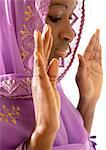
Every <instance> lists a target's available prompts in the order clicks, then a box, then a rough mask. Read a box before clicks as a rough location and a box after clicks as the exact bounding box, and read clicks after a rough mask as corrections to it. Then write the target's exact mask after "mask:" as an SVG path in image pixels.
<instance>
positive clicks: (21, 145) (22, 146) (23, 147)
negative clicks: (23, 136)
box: [16, 142, 27, 150]
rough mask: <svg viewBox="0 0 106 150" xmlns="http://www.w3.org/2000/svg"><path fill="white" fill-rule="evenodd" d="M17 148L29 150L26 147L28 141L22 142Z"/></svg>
mask: <svg viewBox="0 0 106 150" xmlns="http://www.w3.org/2000/svg"><path fill="white" fill-rule="evenodd" d="M16 150H27V149H26V143H25V142H22V143H21V144H20V145H19V146H18V147H17V148H16Z"/></svg>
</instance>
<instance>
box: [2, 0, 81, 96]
mask: <svg viewBox="0 0 106 150" xmlns="http://www.w3.org/2000/svg"><path fill="white" fill-rule="evenodd" d="M50 1H51V0H20V1H18V0H5V1H0V97H2V98H3V97H7V98H8V97H12V98H20V96H21V98H26V97H31V78H32V75H33V51H34V38H33V33H34V30H39V31H42V29H43V27H44V24H45V21H46V16H47V14H48V10H49V5H50ZM71 24H72V26H73V29H74V31H75V33H76V36H75V38H74V40H73V41H72V42H71V43H70V48H69V53H68V55H67V57H66V58H65V59H62V60H61V62H60V70H59V76H58V81H60V80H61V79H62V78H63V76H64V75H65V73H66V72H67V70H68V69H69V67H70V66H71V64H72V62H73V59H74V57H75V53H76V50H77V48H78V45H79V41H80V38H81V32H82V27H83V24H84V0H78V2H77V5H76V8H75V10H74V12H73V21H72V22H71ZM20 91H21V92H20ZM20 93H21V94H20Z"/></svg>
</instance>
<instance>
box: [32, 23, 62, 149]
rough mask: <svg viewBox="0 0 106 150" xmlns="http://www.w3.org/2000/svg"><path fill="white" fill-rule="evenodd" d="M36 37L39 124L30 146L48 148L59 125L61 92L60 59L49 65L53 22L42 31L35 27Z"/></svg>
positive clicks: (34, 80)
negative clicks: (51, 25)
mask: <svg viewBox="0 0 106 150" xmlns="http://www.w3.org/2000/svg"><path fill="white" fill-rule="evenodd" d="M34 39H35V51H34V71H33V78H32V95H33V103H34V110H35V119H36V126H35V130H34V132H33V134H32V136H31V139H30V144H29V145H30V146H29V147H30V149H31V150H33V149H34V150H35V149H36V148H39V149H40V148H41V149H42V147H43V148H45V149H48V147H49V146H50V145H51V143H52V142H53V141H52V140H53V139H54V135H55V134H56V132H57V130H58V129H59V126H60V120H59V115H60V95H59V93H58V91H57V89H56V82H57V75H58V61H57V59H52V60H51V62H50V64H49V65H47V60H48V58H49V54H50V52H51V48H52V43H53V39H52V35H51V28H50V26H49V25H47V24H46V25H45V27H44V30H43V34H42V35H41V33H40V32H36V31H35V32H34ZM52 138H53V139H52ZM50 141H51V142H50ZM48 143H50V144H49V146H48ZM52 144H53V143H52Z"/></svg>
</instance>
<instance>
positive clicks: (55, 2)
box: [50, 0, 77, 8]
mask: <svg viewBox="0 0 106 150" xmlns="http://www.w3.org/2000/svg"><path fill="white" fill-rule="evenodd" d="M76 3H77V0H51V3H50V6H66V7H73V8H74V7H75V6H76Z"/></svg>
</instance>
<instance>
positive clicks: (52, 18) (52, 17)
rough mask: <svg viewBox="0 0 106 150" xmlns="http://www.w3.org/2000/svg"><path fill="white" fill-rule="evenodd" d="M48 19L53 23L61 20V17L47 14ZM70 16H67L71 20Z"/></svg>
mask: <svg viewBox="0 0 106 150" xmlns="http://www.w3.org/2000/svg"><path fill="white" fill-rule="evenodd" d="M48 18H49V20H50V21H51V22H53V23H58V22H59V21H61V20H62V18H61V17H56V16H48ZM72 19H73V18H72V16H70V17H69V20H70V21H72Z"/></svg>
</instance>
